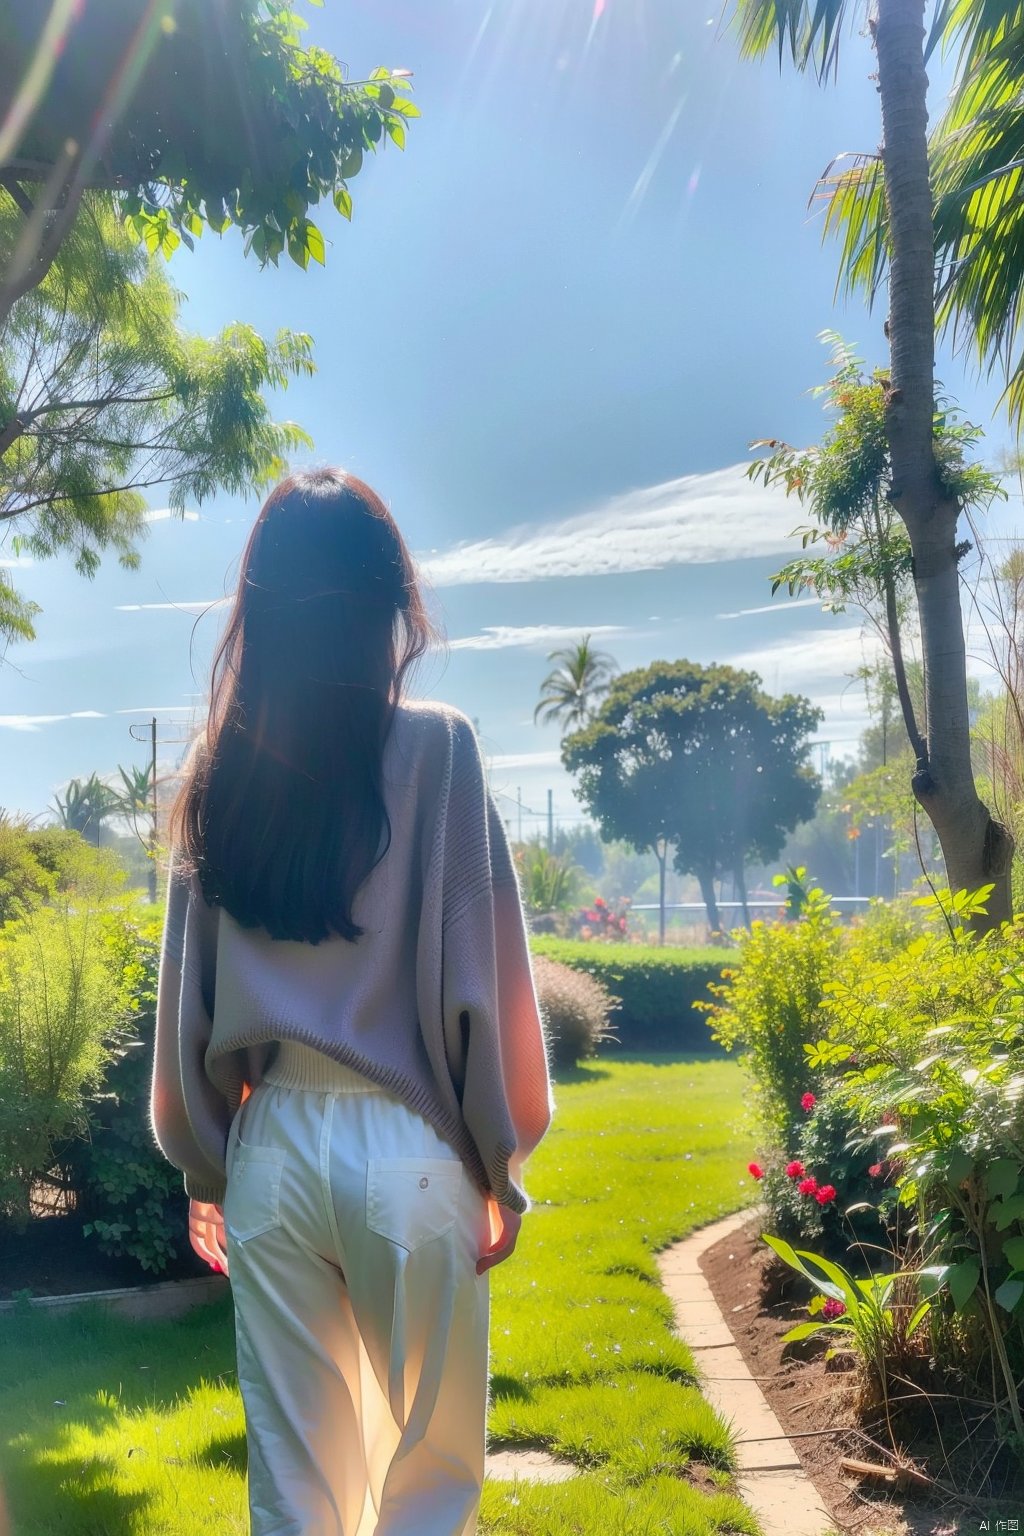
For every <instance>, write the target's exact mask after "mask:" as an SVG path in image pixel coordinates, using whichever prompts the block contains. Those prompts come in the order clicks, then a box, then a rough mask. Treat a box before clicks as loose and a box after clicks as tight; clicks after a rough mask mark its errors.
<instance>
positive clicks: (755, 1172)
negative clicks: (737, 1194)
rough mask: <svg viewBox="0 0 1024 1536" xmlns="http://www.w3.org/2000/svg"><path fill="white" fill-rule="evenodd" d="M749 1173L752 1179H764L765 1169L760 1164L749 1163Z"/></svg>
mask: <svg viewBox="0 0 1024 1536" xmlns="http://www.w3.org/2000/svg"><path fill="white" fill-rule="evenodd" d="M747 1172H748V1173H749V1174H750V1177H751V1178H752V1179H763V1178H764V1169H763V1168H762V1167H761V1164H760V1163H748V1164H747Z"/></svg>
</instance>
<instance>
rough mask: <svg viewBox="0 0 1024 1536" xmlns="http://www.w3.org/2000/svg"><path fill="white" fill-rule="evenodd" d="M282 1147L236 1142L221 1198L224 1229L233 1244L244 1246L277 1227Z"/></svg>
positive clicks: (278, 1223)
mask: <svg viewBox="0 0 1024 1536" xmlns="http://www.w3.org/2000/svg"><path fill="white" fill-rule="evenodd" d="M286 1156H287V1153H286V1152H285V1150H284V1148H283V1147H250V1146H249V1145H248V1144H247V1143H246V1142H244V1141H236V1142H235V1149H234V1156H233V1157H232V1159H231V1166H230V1168H229V1170H228V1187H227V1192H226V1193H225V1196H224V1225H225V1227H226V1228H227V1231H228V1234H229V1236H231V1237H232V1238H233V1239H234V1241H235V1242H236V1243H247V1242H249V1241H250V1239H252V1238H254V1237H261V1236H262V1234H263V1233H264V1232H272V1231H273V1230H274V1228H275V1227H279V1226H280V1225H281V1170H282V1168H283V1167H284V1160H285V1157H286Z"/></svg>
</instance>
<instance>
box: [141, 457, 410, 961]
mask: <svg viewBox="0 0 1024 1536" xmlns="http://www.w3.org/2000/svg"><path fill="white" fill-rule="evenodd" d="M434 638H435V634H434V630H433V627H432V625H431V623H430V620H429V619H428V617H427V613H426V609H425V607H424V603H423V597H422V594H421V592H420V588H419V583H418V581H417V577H416V570H415V567H414V565H413V561H412V558H411V556H410V554H409V550H408V548H407V547H406V544H405V541H404V539H403V538H402V535H401V533H400V532H399V530H398V527H397V525H396V523H395V521H394V518H393V517H392V516H391V513H390V512H389V511H388V509H387V507H386V506H385V505H384V503H383V502H382V501H381V499H380V497H379V496H378V495H377V494H376V492H375V491H373V490H371V489H370V487H369V486H368V485H365V484H364V483H363V482H362V481H361V480H357V479H355V478H354V477H353V476H351V475H347V474H345V473H344V472H343V471H341V470H339V469H317V470H310V471H306V472H304V473H301V474H293V475H289V476H288V477H287V478H286V479H285V480H282V481H281V483H280V485H278V486H276V487H275V489H274V490H273V491H272V492H271V493H270V495H269V496H268V497H267V500H266V501H265V503H264V505H263V507H262V508H261V510H260V513H259V516H258V517H257V519H256V522H255V524H254V526H253V529H252V532H251V533H250V535H249V539H248V542H247V544H246V547H245V552H244V554H243V556H242V564H241V571H240V574H239V579H238V588H237V591H236V593H235V597H234V602H233V605H232V608H231V613H230V616H229V618H228V622H227V627H226V629H225V632H224V635H223V638H222V640H221V642H220V645H219V647H218V650H217V654H216V658H215V661H214V666H213V680H212V687H211V692H210V707H209V716H208V719H207V725H206V733H205V739H203V740H202V741H201V742H200V743H199V744H198V746H197V750H196V751H195V752H194V753H193V755H192V757H191V759H190V761H189V764H188V766H187V768H186V772H185V776H184V780H183V782H182V786H181V789H180V790H179V793H178V796H177V799H176V801H175V804H174V807H173V810H172V812H171V828H170V835H171V842H172V845H173V847H174V850H175V856H176V858H177V860H178V862H179V866H180V867H181V868H183V869H184V870H185V871H186V872H189V873H195V874H197V875H198V877H199V881H200V884H201V887H202V891H203V895H204V896H205V898H206V900H207V901H208V902H210V903H211V904H215V905H218V906H222V907H223V908H224V909H225V910H226V911H227V912H229V913H230V914H231V916H232V917H233V918H235V919H236V921H237V922H239V923H240V924H242V925H243V926H244V927H248V928H254V927H263V928H265V929H266V930H267V932H268V933H270V935H271V936H272V937H273V938H275V939H294V940H303V941H306V942H308V943H311V944H316V943H319V942H320V941H321V940H322V939H325V938H328V937H329V936H331V935H334V934H338V935H340V936H341V937H342V938H345V939H348V940H350V941H353V942H354V941H355V940H356V939H358V937H359V935H360V933H361V929H360V928H359V927H358V925H357V924H356V922H355V920H354V918H353V904H354V901H355V897H356V893H357V891H358V890H359V888H360V886H361V885H362V884H363V882H364V881H365V880H366V878H367V876H368V875H369V874H370V872H371V871H372V870H373V869H374V867H375V866H376V865H377V864H378V863H379V862H380V861H381V859H383V858H384V856H385V854H386V853H387V849H388V846H389V844H390V839H391V827H390V824H389V821H388V815H387V810H386V808H385V804H384V782H383V780H384V748H385V745H386V743H387V738H388V734H389V732H390V730H391V726H392V723H393V721H394V716H395V711H396V709H397V707H398V703H399V700H400V698H401V695H402V690H403V686H404V684H405V681H406V678H407V675H408V673H409V670H410V668H411V667H412V666H413V665H414V663H415V662H416V661H417V660H418V659H419V658H420V657H421V656H422V655H423V653H424V652H425V651H426V649H427V647H428V646H429V644H430V643H431V641H432V640H433V639H434Z"/></svg>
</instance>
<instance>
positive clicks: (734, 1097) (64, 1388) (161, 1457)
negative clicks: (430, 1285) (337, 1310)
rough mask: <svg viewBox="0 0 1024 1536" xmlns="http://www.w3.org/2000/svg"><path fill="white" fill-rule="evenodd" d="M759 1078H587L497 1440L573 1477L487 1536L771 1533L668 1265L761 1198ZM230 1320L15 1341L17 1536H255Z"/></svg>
mask: <svg viewBox="0 0 1024 1536" xmlns="http://www.w3.org/2000/svg"><path fill="white" fill-rule="evenodd" d="M748 1086H749V1085H748V1080H747V1078H746V1077H745V1075H744V1072H743V1069H742V1067H741V1066H740V1065H738V1064H737V1063H735V1062H732V1061H723V1060H721V1059H703V1060H694V1059H685V1058H676V1059H674V1060H673V1059H669V1058H663V1059H661V1060H660V1061H649V1062H645V1061H628V1060H622V1059H615V1060H609V1061H601V1062H600V1063H597V1064H594V1065H592V1066H589V1067H586V1068H582V1069H580V1070H578V1071H576V1072H574V1073H571V1074H568V1075H567V1076H566V1078H565V1079H563V1081H562V1082H561V1084H560V1086H559V1090H558V1106H559V1107H558V1116H557V1120H556V1124H555V1127H554V1128H553V1130H552V1131H551V1133H550V1135H549V1137H548V1138H547V1140H546V1141H545V1143H544V1145H543V1146H542V1147H541V1149H540V1151H539V1152H538V1153H537V1154H536V1156H535V1158H534V1160H533V1163H532V1165H531V1169H530V1178H529V1184H530V1188H531V1192H532V1194H533V1196H534V1200H535V1202H536V1208H535V1210H534V1212H533V1213H532V1214H531V1216H530V1217H529V1218H528V1220H527V1221H526V1222H525V1223H524V1228H523V1236H522V1238H521V1240H520V1245H519V1249H518V1251H517V1253H516V1255H515V1257H514V1258H513V1260H512V1261H511V1262H510V1263H509V1264H507V1265H505V1266H503V1267H502V1268H500V1269H498V1270H496V1271H495V1273H494V1291H493V1294H494V1323H493V1330H492V1371H493V1407H492V1413H491V1434H492V1439H493V1441H494V1442H495V1443H497V1444H503V1445H513V1446H514V1445H532V1446H536V1445H541V1446H544V1447H546V1448H548V1449H549V1450H551V1451H552V1452H553V1453H555V1454H556V1455H559V1456H562V1457H565V1458H567V1459H569V1460H571V1461H573V1462H574V1463H576V1464H577V1465H578V1466H579V1468H580V1469H581V1470H580V1475H579V1476H578V1477H575V1478H573V1479H571V1480H570V1481H568V1482H565V1483H562V1484H559V1485H555V1486H538V1485H527V1484H525V1483H517V1484H515V1485H513V1484H510V1483H501V1482H493V1483H492V1482H489V1483H488V1485H487V1487H486V1489H485V1494H484V1506H483V1514H484V1518H483V1523H482V1530H483V1531H484V1532H486V1533H488V1536H594V1533H597V1532H600V1533H601V1536H669V1533H671V1536H713V1533H717V1532H723V1533H724V1532H731V1531H743V1532H754V1531H755V1529H756V1527H755V1525H754V1523H753V1520H752V1518H751V1516H750V1515H749V1513H748V1512H747V1511H746V1510H745V1508H744V1506H743V1505H742V1504H740V1503H739V1502H738V1500H737V1499H735V1498H734V1497H733V1496H732V1495H731V1494H730V1493H729V1491H728V1489H729V1486H730V1482H729V1469H730V1467H731V1465H732V1452H731V1448H730V1443H729V1437H728V1434H727V1433H726V1431H725V1428H724V1426H723V1424H722V1423H721V1421H720V1420H718V1419H717V1418H716V1416H715V1415H714V1414H713V1413H712V1411H711V1410H710V1409H709V1408H708V1406H707V1404H706V1403H704V1401H703V1399H702V1398H701V1396H700V1394H699V1392H698V1390H697V1388H696V1386H695V1384H694V1375H693V1362H692V1359H691V1357H690V1355H689V1352H688V1351H687V1349H686V1348H685V1346H683V1345H682V1344H681V1343H680V1342H679V1341H678V1340H677V1339H676V1338H674V1336H673V1335H672V1332H671V1308H670V1306H669V1303H668V1301H667V1299H666V1297H665V1295H664V1293H663V1292H662V1290H661V1289H660V1287H659V1285H658V1280H657V1269H656V1264H655V1259H654V1255H655V1253H656V1252H657V1250H658V1249H659V1248H661V1247H663V1246H664V1245H665V1244H666V1243H668V1242H669V1241H671V1240H672V1239H673V1238H677V1237H681V1236H683V1235H684V1234H685V1233H686V1232H688V1231H690V1230H691V1229H692V1228H693V1227H695V1226H698V1225H701V1224H703V1223H705V1222H707V1221H709V1220H713V1219H714V1218H716V1217H717V1216H720V1215H723V1214H725V1213H726V1212H729V1211H732V1210H735V1209H736V1208H737V1207H738V1206H740V1205H742V1204H744V1203H745V1202H746V1201H747V1200H749V1198H750V1184H749V1180H748V1179H747V1178H746V1177H745V1175H744V1173H743V1169H744V1166H745V1163H746V1160H747V1151H748V1148H749V1146H750V1144H751V1136H752V1127H751V1125H750V1123H749V1118H748V1114H749V1112H748V1111H747V1110H746V1108H745V1107H744V1106H745V1104H746V1103H747V1102H748V1100H749V1092H748ZM233 1368H234V1358H233V1343H232V1337H231V1326H230V1315H229V1308H228V1305H227V1304H226V1303H217V1304H216V1305H214V1306H212V1307H207V1308H205V1309H203V1310H202V1311H198V1312H195V1313H193V1314H192V1315H191V1316H189V1317H188V1318H186V1319H185V1320H184V1321H182V1322H178V1323H174V1324H160V1325H155V1324H154V1325H145V1326H143V1325H131V1326H128V1325H125V1324H124V1323H119V1322H112V1321H110V1320H108V1319H104V1318H103V1317H102V1316H98V1315H97V1314H95V1313H93V1314H88V1315H86V1314H79V1315H78V1316H76V1317H74V1318H63V1319H44V1318H40V1317H36V1316H34V1315H28V1316H19V1317H17V1318H14V1319H7V1320H4V1322H3V1323H2V1324H0V1473H2V1479H3V1484H4V1487H5V1488H6V1491H7V1496H8V1500H9V1503H10V1506H11V1508H10V1514H11V1518H12V1523H13V1527H14V1530H15V1531H16V1532H17V1536H193V1533H194V1532H195V1530H196V1529H197V1528H198V1529H201V1530H203V1531H204V1532H209V1533H210V1536H233V1533H238V1536H244V1533H245V1532H246V1530H247V1521H246V1518H245V1508H244V1483H243V1469H244V1464H245V1442H244V1434H243V1423H242V1414H241V1408H240V1404H239V1400H238V1397H237V1393H236V1391H235V1387H234V1378H233Z"/></svg>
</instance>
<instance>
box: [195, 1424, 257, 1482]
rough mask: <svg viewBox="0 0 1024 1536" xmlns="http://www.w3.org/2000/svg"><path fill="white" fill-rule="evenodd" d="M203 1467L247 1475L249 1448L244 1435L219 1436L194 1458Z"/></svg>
mask: <svg viewBox="0 0 1024 1536" xmlns="http://www.w3.org/2000/svg"><path fill="white" fill-rule="evenodd" d="M193 1459H194V1460H195V1461H196V1462H197V1463H198V1465H199V1466H201V1467H215V1468H216V1469H217V1471H224V1470H225V1469H227V1470H229V1471H232V1472H240V1473H242V1474H243V1476H244V1474H245V1469H246V1467H247V1466H248V1465H249V1447H248V1445H247V1444H246V1439H245V1435H244V1434H236V1435H217V1436H215V1438H214V1439H213V1440H211V1441H210V1442H209V1444H208V1445H206V1446H204V1447H203V1449H202V1450H201V1451H197V1452H196V1454H195V1456H194V1458H193Z"/></svg>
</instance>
